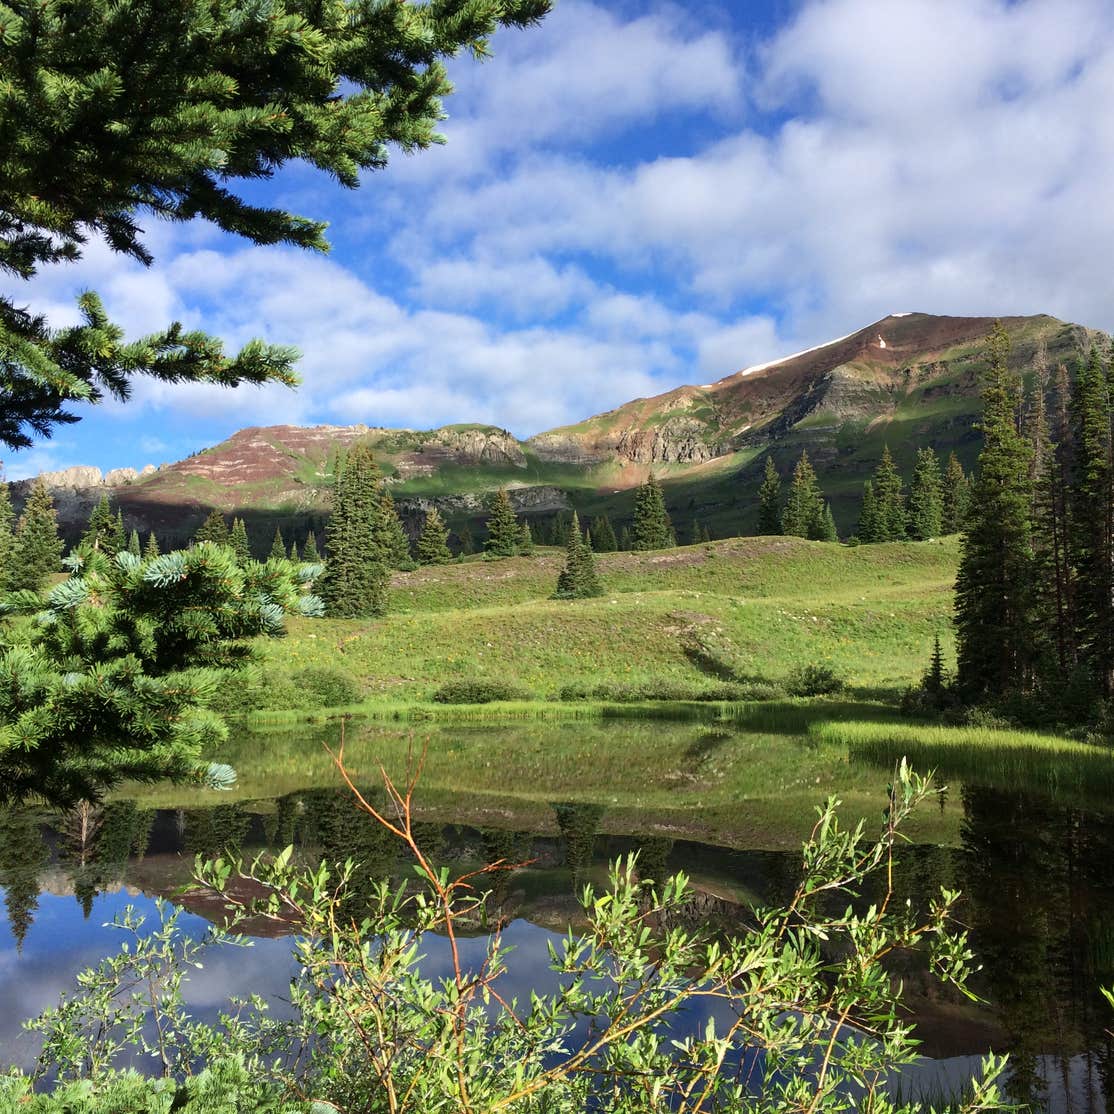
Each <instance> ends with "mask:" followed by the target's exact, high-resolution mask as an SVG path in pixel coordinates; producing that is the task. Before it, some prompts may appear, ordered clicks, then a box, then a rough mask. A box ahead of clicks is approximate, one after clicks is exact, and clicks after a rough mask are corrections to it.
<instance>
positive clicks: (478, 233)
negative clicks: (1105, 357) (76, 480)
mask: <svg viewBox="0 0 1114 1114" xmlns="http://www.w3.org/2000/svg"><path fill="white" fill-rule="evenodd" d="M492 46H493V51H494V56H493V57H492V58H491V59H489V60H487V61H485V62H483V63H476V62H475V61H474V60H472V59H471V58H461V59H456V60H454V61H453V63H452V64H451V67H450V69H451V73H452V76H453V79H454V81H455V83H456V91H455V93H454V94H453V95H452V96H451V97H450V98H448V99H447V100H446V102H445V109H446V111H447V113H448V119H446V120H445V122H444V124H443V127H442V132H443V134H444V136H445V138H446V141H447V142H446V143H445V145H444V146H441V147H436V148H433V149H431V150H427V151H424V152H419V153H417V154H414V155H402V154H397V155H395V157H394V158H393V159H392V162H391V164H390V166H389V167H388V168H387V169H386V170H383V171H379V172H376V173H373V174H368V175H366V176H365V179H364V181H363V183H362V184H361V187H360V188H359V189H358V190H354V191H349V190H344V189H342V188H341V187H339V186H337V185H336V183H335V182H332V181H331V180H329V179H327V178H325V177H324V176H322V175H320V174H319V173H316V172H313V171H311V170H309V169H307V168H305V167H303V166H292V167H289V168H287V169H286V170H284V171H283V172H282V174H281V175H279V176H278V177H277V178H276V179H275V180H273V181H271V182H269V183H266V184H265V185H263V186H256V185H253V186H252V194H251V196H252V197H253V198H254V199H259V200H265V201H266V202H267V203H268V204H274V205H278V206H281V207H284V208H288V209H290V210H292V211H295V212H298V213H301V214H303V215H306V216H311V217H314V218H317V219H325V220H328V221H329V222H330V230H329V238H330V240H331V243H332V251H331V253H330V254H328V255H317V254H311V253H307V252H304V251H299V250H297V249H287V248H281V247H254V246H251V245H249V244H247V243H246V242H244V241H242V240H238V239H237V238H235V237H233V236H230V235H226V234H223V233H220V232H218V231H216V230H215V229H213V228H212V227H211V226H206V225H203V224H200V223H191V224H189V225H170V224H166V223H162V222H159V221H156V220H154V219H153V218H151V219H149V220H148V221H147V222H146V223H145V227H146V229H147V242H148V245H149V246H150V247H151V249H152V250H153V252H154V254H155V256H156V263H155V265H154V266H152V267H149V268H143V267H142V266H140V265H139V264H136V263H134V262H131V261H128V260H126V259H124V258H122V257H120V256H113V255H112V254H111V253H110V252H109V251H108V250H107V249H106V248H104V247H103V245H98V244H92V245H90V247H89V249H88V251H87V252H86V254H85V258H84V259H83V260H82V261H81V262H80V263H76V264H64V265H58V266H54V267H50V268H47V269H46V270H44V271H42V272H41V273H40V275H39V276H38V277H37V278H36V279H35V280H33V281H32V282H31V283H23V284H21V285H19V286H18V287H16V288H14V289H13V288H11V287H10V286H8V287H6V289H8V290H10V291H11V292H12V293H14V294H15V295H16V296H17V297H18V298H19V300H20V302H21V303H22V304H27V305H29V306H31V308H33V309H35V310H36V311H39V312H43V311H45V312H46V313H47V315H48V317H49V319H50V321H51V322H52V323H53V324H56V325H65V324H69V323H72V322H73V321H75V320H76V319H77V318H76V311H75V309H74V304H73V300H74V297H75V296H76V294H77V293H78V292H79V291H81V290H83V289H95V290H97V291H98V292H99V293H100V294H101V296H102V297H103V299H104V301H105V304H106V306H107V309H108V311H109V314H110V315H111V316H112V317H113V319H115V320H117V321H119V322H120V323H122V324H123V325H124V326H125V327H126V328H127V329H128V331H129V333H130V334H132V335H142V334H145V333H147V332H152V331H155V330H156V329H160V328H162V327H164V326H165V325H166V324H167V323H169V322H170V321H172V320H180V321H182V322H184V323H185V324H186V325H188V326H190V327H195V328H202V329H205V330H207V331H209V332H211V333H215V334H217V335H219V336H221V337H222V338H224V340H225V341H226V343H227V344H228V346H229V347H232V348H234V347H236V346H238V345H239V344H241V343H243V342H244V341H246V340H248V339H250V338H252V337H263V338H265V339H267V340H269V341H273V342H279V343H288V344H293V345H295V346H296V347H297V348H298V349H299V350H300V351H301V352H302V359H301V362H300V365H299V371H300V374H301V376H302V379H303V382H302V385H301V386H300V387H299V388H298V389H296V390H290V389H287V388H284V387H280V386H269V387H264V388H252V387H246V388H243V387H242V388H239V389H237V390H235V391H226V390H220V389H218V388H211V387H204V386H181V385H177V386H164V385H159V384H154V383H151V382H144V381H137V383H136V386H135V390H134V392H133V396H132V399H131V400H130V401H129V402H128V403H127V404H118V403H112V402H110V403H105V404H102V405H100V406H98V407H96V408H85V409H82V410H79V413H81V415H82V421H81V422H80V423H78V424H77V425H74V426H70V427H62V428H60V429H59V430H58V432H57V435H56V436H55V437H54V438H53V439H51V440H49V441H44V442H41V443H38V444H36V445H35V446H34V447H33V448H32V449H30V450H27V451H24V452H21V453H9V454H7V457H6V460H5V467H6V471H7V475H8V477H9V478H13V479H14V478H20V477H22V476H27V475H33V474H36V473H37V472H39V471H41V470H43V469H49V468H60V467H67V466H70V465H73V464H93V465H97V466H99V467H101V468H106V469H107V468H112V467H123V466H130V467H136V468H138V467H142V466H143V465H145V464H149V463H150V464H159V463H160V462H166V461H172V460H176V459H180V458H181V457H183V456H185V455H187V454H188V453H190V452H193V451H195V450H198V449H201V448H204V447H206V446H209V445H213V444H216V443H218V442H219V441H221V440H223V439H224V438H225V437H227V436H229V435H230V434H231V433H233V432H234V431H235V430H237V429H240V428H243V427H244V426H252V425H270V424H277V423H297V424H319V423H331V424H353V423H364V424H366V425H370V426H406V427H410V428H417V429H429V428H432V427H435V426H438V425H442V424H446V423H450V422H489V423H491V424H494V425H497V426H501V427H503V428H506V429H509V430H510V431H512V432H513V433H514V434H516V435H518V436H520V437H527V436H530V435H531V434H534V433H537V432H540V431H542V430H545V429H549V428H552V427H555V426H558V425H561V424H563V423H568V422H574V421H578V420H580V419H582V418H585V417H587V416H588V415H590V414H594V413H598V412H600V411H603V410H607V409H609V408H611V407H613V406H616V405H619V404H621V403H623V402H625V401H628V400H630V399H632V398H637V397H643V396H647V395H653V394H657V393H660V392H662V391H665V390H668V389H670V388H672V387H675V386H677V385H679V384H682V383H707V382H710V381H713V380H715V379H718V378H721V377H723V376H725V375H729V374H731V373H733V372H735V371H738V370H740V369H742V368H745V367H748V366H751V365H753V364H758V363H762V362H765V361H769V360H772V359H775V358H777V357H779V356H782V355H786V354H789V353H791V352H794V351H797V350H800V349H802V348H805V347H809V346H811V345H815V344H819V343H822V342H824V341H825V340H828V339H830V338H833V337H836V336H841V335H844V334H846V333H849V332H852V331H854V330H856V329H859V328H861V327H863V326H865V325H867V324H869V323H871V322H872V321H875V320H877V319H878V318H881V317H883V316H885V315H886V314H888V313H891V312H909V311H922V312H929V313H945V314H957V315H979V316H982V315H996V314H1002V315H1006V314H1011V315H1012V314H1026V313H1051V314H1054V315H1056V316H1058V317H1061V318H1064V319H1067V320H1072V321H1077V322H1080V323H1083V324H1087V325H1090V326H1093V327H1096V328H1103V329H1107V330H1110V329H1111V328H1112V326H1114V298H1112V297H1111V294H1112V291H1111V278H1112V277H1114V197H1112V194H1111V183H1112V182H1114V113H1112V112H1110V110H1109V109H1110V106H1111V105H1112V104H1114V5H1111V4H1110V3H1109V2H1108V0H1012V2H1006V0H735V2H734V3H727V2H716V0H695V2H694V0H690V2H688V3H684V4H674V3H665V2H657V0H597V2H589V0H557V4H556V6H555V10H554V11H553V13H552V14H551V15H550V16H549V17H548V18H547V19H546V20H545V21H544V22H543V23H542V24H541V25H539V26H537V27H534V28H530V29H528V30H524V31H517V30H508V31H501V32H500V33H498V34H497V35H496V36H495V37H494V40H493V44H492ZM141 223H143V222H141Z"/></svg>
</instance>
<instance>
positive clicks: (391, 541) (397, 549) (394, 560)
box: [375, 483, 413, 569]
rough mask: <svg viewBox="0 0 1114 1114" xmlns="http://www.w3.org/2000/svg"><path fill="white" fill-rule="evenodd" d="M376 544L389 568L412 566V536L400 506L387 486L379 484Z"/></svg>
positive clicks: (376, 512)
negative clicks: (401, 514) (396, 504)
mask: <svg viewBox="0 0 1114 1114" xmlns="http://www.w3.org/2000/svg"><path fill="white" fill-rule="evenodd" d="M375 539H376V545H378V546H379V548H380V549H381V551H382V554H383V563H384V564H385V565H386V566H387V568H389V569H403V568H412V567H413V565H412V561H411V557H410V536H409V535H408V534H407V533H406V528H405V527H404V526H403V525H402V519H400V518H399V517H398V508H397V507H396V506H395V501H394V497H393V496H392V495H391V493H390V491H388V490H387V486H386V485H385V484H383V483H380V485H379V500H378V503H377V505H376V510H375Z"/></svg>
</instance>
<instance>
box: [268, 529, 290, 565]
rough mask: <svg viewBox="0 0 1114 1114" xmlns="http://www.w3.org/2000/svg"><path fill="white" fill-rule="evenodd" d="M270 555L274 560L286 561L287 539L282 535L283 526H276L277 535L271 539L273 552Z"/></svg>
mask: <svg viewBox="0 0 1114 1114" xmlns="http://www.w3.org/2000/svg"><path fill="white" fill-rule="evenodd" d="M268 557H269V558H270V560H272V561H285V560H286V559H287V557H286V540H285V539H284V538H283V536H282V529H281V527H278V526H276V527H275V536H274V537H273V538H272V539H271V552H270V553H269V554H268Z"/></svg>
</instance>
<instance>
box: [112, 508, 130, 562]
mask: <svg viewBox="0 0 1114 1114" xmlns="http://www.w3.org/2000/svg"><path fill="white" fill-rule="evenodd" d="M113 526H114V533H113V537H112V540H113V542H114V543H115V545H116V552H117V553H119V552H120V551H121V550H122V549H127V548H128V534H127V531H126V530H125V529H124V512H123V511H120V510H118V511H117V512H116V521H115V522H114V523H113Z"/></svg>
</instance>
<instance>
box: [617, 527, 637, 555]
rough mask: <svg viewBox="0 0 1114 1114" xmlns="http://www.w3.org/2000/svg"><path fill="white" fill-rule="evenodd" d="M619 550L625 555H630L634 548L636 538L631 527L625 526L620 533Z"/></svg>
mask: <svg viewBox="0 0 1114 1114" xmlns="http://www.w3.org/2000/svg"><path fill="white" fill-rule="evenodd" d="M619 548H620V549H621V550H622V551H623V552H624V553H629V552H630V551H631V550H632V549H633V548H634V537H633V535H632V534H631V530H630V527H629V526H624V527H623V528H622V530H620V531H619Z"/></svg>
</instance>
